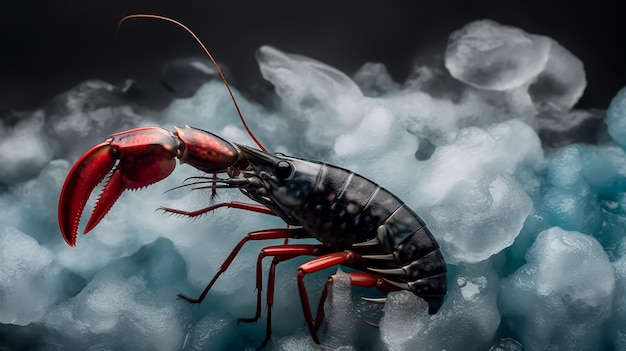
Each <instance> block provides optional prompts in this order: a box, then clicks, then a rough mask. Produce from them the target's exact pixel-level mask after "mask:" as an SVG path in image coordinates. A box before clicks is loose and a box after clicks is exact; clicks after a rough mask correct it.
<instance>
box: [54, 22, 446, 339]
mask: <svg viewBox="0 0 626 351" xmlns="http://www.w3.org/2000/svg"><path fill="white" fill-rule="evenodd" d="M135 17H143V18H156V19H160V20H165V21H169V22H172V23H175V24H177V25H179V26H181V27H182V28H184V29H185V30H187V31H188V32H189V33H190V34H191V35H192V36H193V37H194V38H195V39H196V41H197V42H198V43H199V44H200V45H201V46H202V48H203V49H204V51H205V53H206V54H207V55H208V57H209V58H210V59H211V61H212V62H213V64H214V65H215V67H216V68H217V71H218V73H219V75H220V77H221V79H222V80H223V82H224V84H225V86H226V88H227V89H228V92H229V93H230V95H231V98H232V100H233V103H234V105H235V108H236V109H237V113H238V114H239V117H240V118H241V121H242V123H243V126H244V127H245V129H246V131H248V133H249V135H250V136H251V138H252V139H253V140H254V142H255V143H256V144H257V145H258V146H259V149H255V148H252V147H249V146H245V145H242V144H236V143H232V142H229V141H227V140H225V139H223V138H221V137H219V136H217V135H215V134H213V133H210V132H207V131H204V130H201V129H196V128H192V127H189V126H186V127H184V128H179V127H174V129H175V131H173V132H171V131H168V130H165V129H162V128H159V127H142V128H136V129H131V130H128V131H123V132H119V133H115V134H112V135H111V137H110V138H109V139H107V140H105V141H104V142H102V143H100V144H98V145H96V146H94V147H92V148H91V149H90V150H88V151H87V152H86V153H85V154H84V155H83V156H82V157H80V158H79V159H78V161H77V162H76V163H75V164H74V166H73V167H72V168H71V170H70V171H69V174H68V176H67V178H66V180H65V183H64V184H63V188H62V190H61V194H60V198H59V208H58V210H59V212H58V219H59V227H60V230H61V233H62V236H63V238H64V239H65V242H66V243H67V244H68V245H70V246H75V245H76V237H77V232H78V227H79V221H80V218H81V214H82V212H83V209H84V207H85V206H86V203H87V201H88V198H89V196H90V194H91V192H92V191H94V189H95V188H96V187H97V186H98V184H99V183H101V182H102V181H103V180H104V179H107V181H106V182H105V185H104V186H103V188H102V192H101V195H100V197H99V199H98V201H97V203H96V205H95V207H94V209H93V213H92V215H91V217H90V218H89V220H88V222H87V224H86V226H85V229H84V233H85V234H86V233H88V232H89V231H90V230H92V229H93V228H94V227H95V226H96V225H97V224H98V223H99V222H100V220H101V219H102V218H103V217H104V216H105V215H106V213H107V212H108V211H109V209H110V208H111V207H112V206H113V204H114V203H115V202H116V200H117V199H118V198H119V197H120V195H121V194H122V193H123V192H124V190H126V189H139V188H143V187H146V186H148V185H151V184H153V183H156V182H158V181H160V180H162V179H164V178H166V177H167V176H169V175H170V174H171V173H172V172H173V170H174V168H175V166H176V159H178V160H179V162H180V164H183V163H186V164H188V165H190V166H192V167H195V168H196V169H198V170H200V171H202V172H205V173H207V174H208V175H209V176H206V177H202V178H203V180H202V182H203V183H204V184H206V185H205V186H201V187H199V188H210V189H212V191H213V195H215V192H216V191H217V189H221V188H236V189H239V190H240V191H241V192H242V193H243V194H244V195H245V196H247V197H248V198H249V199H250V200H252V201H254V203H247V202H237V201H232V202H224V203H219V204H213V205H211V206H209V207H207V208H204V209H200V210H197V211H193V212H187V211H182V210H178V209H172V208H162V209H163V210H164V211H165V212H169V213H174V214H179V215H183V216H188V217H196V216H199V215H202V214H205V213H208V212H211V211H214V210H216V209H218V208H221V207H227V208H233V209H239V210H243V211H251V212H256V213H262V214H267V215H273V216H278V217H280V218H281V219H282V220H283V221H284V222H285V223H286V224H287V226H286V227H284V228H274V229H266V230H259V231H253V232H250V233H248V234H247V236H245V237H244V238H243V239H241V241H240V242H239V243H238V244H237V245H236V246H235V248H234V249H233V250H232V252H231V253H230V254H229V255H228V257H227V258H226V259H225V260H224V262H223V264H222V265H221V267H220V268H219V270H218V272H217V273H216V274H215V276H214V277H213V279H212V280H211V281H210V282H209V283H208V285H207V286H206V288H205V289H204V290H203V291H202V293H201V294H200V295H199V297H197V298H191V297H188V296H186V295H183V294H179V295H178V296H179V298H181V299H183V300H185V301H187V302H189V303H192V304H199V303H201V302H202V301H203V300H204V298H205V297H206V295H207V294H208V293H209V291H210V290H211V287H212V286H213V284H214V283H215V282H216V281H217V279H218V278H219V276H220V275H221V274H222V273H224V272H225V271H226V270H227V268H228V267H229V266H230V264H231V263H232V262H233V260H234V259H235V257H236V256H237V254H238V253H239V251H240V250H241V249H242V247H243V246H244V244H245V243H246V242H248V241H256V240H268V239H284V240H285V241H284V244H281V245H274V246H268V247H265V248H263V249H262V250H261V252H260V253H259V256H258V260H257V267H256V292H257V303H256V314H255V316H254V317H253V318H242V319H239V322H256V321H257V320H258V319H259V318H260V316H261V289H262V265H261V262H262V260H263V258H265V257H273V259H272V262H271V265H270V270H269V275H268V286H267V296H266V304H267V330H266V335H265V339H264V341H263V344H262V346H264V345H265V344H266V343H267V342H268V341H269V339H270V336H271V325H272V323H271V316H272V305H273V303H274V301H273V300H274V280H275V268H276V265H277V264H278V263H279V262H282V261H286V260H289V259H292V258H295V257H298V256H303V255H308V256H313V257H314V258H313V259H311V260H310V261H308V262H305V263H303V264H302V265H300V266H299V268H298V275H297V286H298V291H299V295H300V301H301V305H302V311H303V314H304V318H305V321H306V324H307V326H308V329H309V331H310V334H311V337H312V339H313V341H314V342H315V343H318V344H319V343H320V340H319V337H318V335H317V333H318V330H319V328H320V325H321V324H322V323H323V320H324V317H325V316H324V303H325V300H326V298H327V294H328V288H329V286H330V285H332V283H333V280H332V277H330V278H328V280H327V282H326V284H325V286H324V288H323V291H322V295H321V299H320V302H319V304H318V309H317V313H316V315H315V317H313V314H312V312H311V304H310V302H309V298H308V294H307V290H306V287H305V284H304V278H305V276H306V275H307V274H311V273H315V272H317V271H320V270H322V269H325V268H328V267H331V266H335V265H344V266H348V267H351V268H353V269H354V271H351V272H348V274H349V275H350V278H351V285H352V286H363V287H373V288H377V289H378V290H379V291H381V292H382V293H384V294H387V293H389V292H391V291H397V290H408V291H410V292H412V293H414V294H415V295H417V296H419V297H421V298H422V299H424V300H425V301H426V302H427V303H428V311H429V313H430V314H434V313H436V312H437V311H438V310H439V308H440V307H441V305H442V303H443V301H444V298H445V295H446V293H447V282H446V271H447V269H446V263H445V261H444V258H443V256H442V254H441V251H440V248H439V245H438V244H437V241H436V240H435V238H434V237H433V235H432V233H431V232H430V231H429V229H428V228H427V227H426V224H425V223H424V222H423V221H422V219H421V218H420V217H419V216H418V215H417V214H416V213H415V212H414V211H412V210H411V209H410V208H409V207H408V206H407V205H406V204H405V203H404V202H402V201H401V200H400V199H399V198H398V197H396V196H395V195H393V194H392V193H391V192H389V191H388V190H386V189H384V188H383V187H381V186H379V185H378V184H376V183H374V182H372V181H371V180H369V179H367V178H365V177H363V176H361V175H359V174H356V173H354V172H351V171H349V170H347V169H344V168H341V167H338V166H334V165H330V164H327V163H323V162H316V161H310V160H305V159H301V158H297V157H294V156H287V155H284V154H280V153H276V154H271V153H268V152H267V150H266V149H265V148H264V147H263V145H262V144H261V143H260V142H259V141H258V140H257V138H256V137H255V136H254V134H253V133H252V132H251V131H250V129H249V128H248V126H247V124H246V122H245V120H244V118H243V115H242V114H241V111H240V110H239V107H238V105H237V101H236V100H235V98H234V96H233V94H232V91H231V89H230V86H229V85H228V82H227V81H226V79H225V78H224V75H223V74H222V71H221V69H220V67H219V65H218V64H217V62H216V61H215V60H214V59H213V57H212V55H211V54H210V53H209V51H208V50H207V49H206V47H205V46H204V45H203V44H202V42H201V41H200V39H198V37H197V36H196V35H195V34H194V33H193V32H192V31H191V30H190V29H188V28H187V27H186V26H185V25H184V24H182V23H180V22H178V21H176V20H173V19H170V18H168V17H163V16H158V15H145V14H137V15H129V16H126V17H124V18H123V19H122V20H120V23H119V24H121V23H123V22H124V21H125V20H128V19H130V18H135ZM118 28H119V25H118ZM218 174H219V175H225V177H224V176H223V177H218ZM302 238H314V239H317V240H318V241H319V242H320V244H291V243H289V241H288V240H289V239H302ZM363 299H364V300H368V301H373V302H382V303H384V301H385V299H384V298H378V299H377V298H366V297H363ZM372 324H373V323H372Z"/></svg>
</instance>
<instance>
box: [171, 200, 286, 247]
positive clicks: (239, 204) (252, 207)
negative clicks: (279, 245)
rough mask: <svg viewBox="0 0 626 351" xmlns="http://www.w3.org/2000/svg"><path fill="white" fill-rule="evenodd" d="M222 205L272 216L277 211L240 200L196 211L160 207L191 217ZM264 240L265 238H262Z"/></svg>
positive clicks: (172, 212)
mask: <svg viewBox="0 0 626 351" xmlns="http://www.w3.org/2000/svg"><path fill="white" fill-rule="evenodd" d="M220 207H226V208H236V209H239V210H246V211H250V212H257V213H263V214H267V215H272V216H276V213H274V211H272V210H270V209H269V208H267V207H265V206H263V205H257V204H248V203H245V202H238V201H232V202H223V203H219V204H215V205H212V206H209V207H206V208H201V209H199V210H196V211H183V210H177V209H175V208H169V207H160V208H159V210H161V211H165V212H167V213H171V214H176V215H181V216H185V217H189V218H194V217H197V216H200V215H203V214H205V213H208V212H211V211H214V210H216V209H218V208H220ZM270 239H278V238H270ZM260 240H263V239H260Z"/></svg>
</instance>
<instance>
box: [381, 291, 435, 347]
mask: <svg viewBox="0 0 626 351" xmlns="http://www.w3.org/2000/svg"><path fill="white" fill-rule="evenodd" d="M429 322H430V319H429V318H428V304H427V303H426V301H424V300H423V299H421V298H419V297H417V296H416V295H415V294H413V293H411V292H409V291H405V290H403V291H394V292H390V293H389V294H387V302H386V303H385V316H384V317H383V319H382V320H381V322H380V335H381V338H382V340H383V341H384V343H385V344H386V345H387V346H388V348H389V350H407V349H408V344H409V343H410V341H411V339H413V338H414V337H415V336H416V335H417V334H419V333H420V332H423V330H424V329H425V328H426V325H427V324H428V323H429Z"/></svg>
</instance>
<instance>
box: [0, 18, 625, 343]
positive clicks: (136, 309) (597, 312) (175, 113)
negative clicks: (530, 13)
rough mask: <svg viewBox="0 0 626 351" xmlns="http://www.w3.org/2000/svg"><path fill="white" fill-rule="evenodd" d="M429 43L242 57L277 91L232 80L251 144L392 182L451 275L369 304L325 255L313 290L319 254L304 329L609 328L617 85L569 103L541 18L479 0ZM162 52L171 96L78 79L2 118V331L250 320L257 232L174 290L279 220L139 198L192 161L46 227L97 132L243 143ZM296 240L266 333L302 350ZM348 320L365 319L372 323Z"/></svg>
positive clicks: (160, 336)
mask: <svg viewBox="0 0 626 351" xmlns="http://www.w3.org/2000/svg"><path fill="white" fill-rule="evenodd" d="M442 55H443V57H444V60H442V61H443V62H442V64H441V66H419V65H416V66H415V67H414V69H413V71H412V72H411V74H410V75H409V76H408V77H407V78H406V80H405V81H404V82H402V83H399V82H395V81H393V80H392V79H391V77H390V76H389V75H388V74H387V72H386V69H385V66H384V64H381V63H366V64H364V65H363V67H362V68H361V69H360V70H359V71H358V72H357V73H356V74H355V75H354V76H353V77H348V76H347V75H345V74H344V73H342V72H339V71H337V70H336V69H334V68H332V67H330V66H328V65H326V64H324V63H321V62H318V61H316V60H314V59H312V58H307V57H303V56H299V55H295V54H288V53H284V52H282V51H280V50H279V49H276V48H271V47H262V48H260V49H259V51H258V54H257V60H258V62H259V67H260V70H261V73H262V74H263V77H264V78H265V79H267V80H268V81H269V82H271V83H272V85H273V86H274V87H275V92H273V93H272V94H270V95H268V96H267V97H266V98H265V100H264V104H260V103H258V102H255V101H251V100H248V99H246V98H245V97H244V96H241V95H240V94H237V93H236V97H237V99H238V101H239V103H240V104H241V108H242V111H243V114H244V115H245V116H246V117H247V121H248V123H249V124H250V125H251V129H252V130H253V131H254V132H255V134H256V135H257V136H258V138H259V139H260V140H261V142H263V143H264V144H265V146H266V147H267V148H268V149H269V150H272V151H274V152H283V153H287V154H290V155H295V156H298V157H303V158H312V159H317V160H323V161H325V162H329V163H333V164H336V165H340V166H342V167H345V168H349V169H351V170H353V171H355V172H358V173H360V174H362V175H364V176H366V177H368V178H370V179H372V180H374V181H375V182H377V183H379V184H381V185H382V186H384V187H385V188H387V189H389V190H391V191H392V192H394V193H395V194H396V195H398V196H399V197H400V198H401V199H403V200H404V201H406V202H407V204H408V205H409V206H410V207H412V208H413V209H414V210H416V212H417V213H418V214H420V216H421V217H422V219H424V221H425V222H426V223H427V225H428V226H429V228H430V229H431V231H432V232H433V234H434V235H435V237H436V238H437V240H438V241H439V244H440V245H441V246H442V249H443V253H444V257H445V258H446V261H447V263H448V270H449V278H448V279H449V281H448V284H449V294H448V297H447V300H446V302H445V303H444V305H443V307H442V308H441V310H440V311H439V312H438V313H437V314H435V315H432V316H429V315H428V314H427V312H426V311H427V307H426V304H425V302H423V301H422V300H420V299H418V298H417V297H415V296H413V295H412V294H409V293H403V292H399V293H392V294H390V295H389V296H388V301H387V303H386V304H385V305H384V307H382V306H379V305H376V304H372V303H370V302H365V301H362V300H360V298H359V297H360V296H372V295H374V294H375V293H376V292H375V291H371V290H363V289H350V288H349V286H350V285H349V281H346V279H349V278H347V277H346V276H344V275H342V274H341V271H337V270H336V269H331V270H327V271H325V272H322V273H319V274H315V275H311V276H307V278H306V283H307V285H308V287H309V292H310V294H311V301H312V303H314V304H316V303H317V301H318V298H319V297H318V296H319V291H320V290H321V288H322V285H323V283H324V281H325V280H326V278H327V276H328V275H329V274H335V273H337V279H336V282H337V283H336V284H335V285H334V288H333V291H332V297H331V298H330V300H329V302H328V303H327V313H326V316H327V320H326V323H325V327H324V330H323V332H322V336H321V337H322V342H323V343H324V344H325V345H326V346H330V347H331V348H334V349H337V348H341V349H344V350H364V349H370V350H378V349H389V350H418V349H419V350H440V349H446V350H470V349H471V350H488V349H489V348H491V347H493V348H494V349H507V350H517V349H520V347H521V346H520V344H521V345H523V347H524V349H527V350H538V349H561V350H571V349H576V350H597V349H619V350H624V349H626V337H625V335H626V327H625V326H626V299H625V298H624V296H625V295H624V293H625V292H626V254H625V252H626V251H625V250H626V247H625V246H624V245H625V242H624V239H623V238H624V234H625V231H626V215H625V213H626V196H625V195H624V193H625V190H626V154H625V152H624V149H625V148H626V90H622V91H621V92H619V93H618V92H616V94H617V95H616V97H615V98H614V100H613V101H612V103H611V105H610V106H609V107H608V109H607V110H600V109H599V110H576V109H573V106H574V105H575V104H576V102H577V101H578V99H579V98H580V96H581V95H582V93H583V91H584V88H585V85H586V80H585V72H584V68H583V63H582V62H580V60H578V59H577V58H576V57H575V56H574V55H573V54H572V53H570V52H569V51H568V50H567V49H566V48H564V47H562V46H561V45H559V43H558V42H556V41H555V40H553V39H551V38H548V37H545V36H541V35H536V34H529V33H526V32H524V31H523V30H521V29H517V28H513V27H509V26H503V25H500V24H497V23H495V22H492V21H477V22H473V23H470V24H468V25H467V26H465V27H463V28H461V29H460V30H458V31H456V32H454V33H452V34H451V35H450V38H449V41H448V46H447V49H446V51H445V53H442ZM173 65H174V66H170V67H169V69H173V71H169V73H168V75H169V76H168V77H169V78H166V79H167V80H168V82H169V84H170V85H171V86H172V87H173V88H174V89H175V90H176V91H177V92H179V93H181V95H185V96H188V97H185V98H179V99H177V100H174V101H173V102H172V104H171V105H170V106H169V107H167V108H166V109H165V110H163V111H149V110H147V109H145V108H142V107H141V106H138V105H137V104H135V103H134V102H133V100H132V98H131V94H130V93H129V91H130V90H131V89H132V84H130V83H129V84H127V85H124V86H113V85H111V84H108V83H105V82H101V81H95V80H92V81H87V82H83V83H81V84H79V85H78V86H76V87H75V88H74V89H72V90H70V91H68V92H66V93H64V94H61V95H59V96H57V97H55V98H54V99H52V100H51V101H50V102H49V103H48V104H46V105H45V106H43V107H42V108H41V109H39V110H36V111H32V112H13V113H11V114H10V115H7V116H5V117H4V118H3V122H4V124H3V125H1V126H0V137H1V138H0V164H2V169H0V183H1V184H2V188H1V192H0V203H1V204H2V209H3V211H2V212H1V213H0V323H1V324H0V348H2V349H3V350H20V349H24V348H29V349H35V350H41V349H45V350H75V349H80V350H86V349H88V350H122V349H133V350H174V349H184V350H226V349H244V348H254V347H256V346H257V345H258V343H259V342H260V341H261V340H262V339H263V336H264V332H265V319H264V318H265V317H264V315H263V316H262V317H261V319H260V320H259V323H257V324H256V325H236V319H237V318H239V317H250V316H252V315H253V313H254V308H255V294H254V279H255V275H254V266H255V262H256V258H257V254H258V253H259V250H260V249H261V248H262V247H263V246H265V245H272V244H276V242H269V243H267V242H265V243H249V244H246V246H244V248H243V250H242V251H241V253H240V254H239V256H238V257H237V259H236V260H235V261H234V263H233V264H232V265H231V267H230V268H229V270H228V271H227V272H226V273H225V274H224V275H223V276H222V277H221V278H220V279H219V280H218V282H217V284H216V285H215V286H214V288H213V290H211V292H210V294H209V295H208V297H207V299H206V300H205V301H204V302H203V304H202V305H201V306H199V307H195V306H194V307H190V306H189V305H187V304H186V303H184V302H182V301H180V300H177V299H176V298H175V296H176V294H177V293H185V294H187V295H191V296H195V295H197V294H199V293H200V292H201V291H202V289H203V288H204V286H205V284H206V283H207V282H208V281H209V280H210V279H211V278H212V276H213V275H214V274H215V272H216V271H217V269H218V267H219V266H220V265H221V263H222V262H223V260H224V259H225V258H226V256H227V254H228V253H229V252H230V250H232V248H233V247H234V246H235V244H236V243H237V242H238V241H239V240H240V239H241V238H242V237H243V236H244V235H245V234H246V233H247V232H250V231H252V230H257V229H263V228H272V227H282V226H284V224H283V223H282V222H281V221H280V220H278V219H276V218H270V217H269V216H263V215H260V214H254V213H246V212H241V211H235V210H224V209H221V210H218V211H215V212H214V213H212V214H210V215H207V216H205V217H203V218H201V219H198V220H193V221H191V220H187V219H181V218H177V217H171V216H166V215H163V214H162V213H160V212H155V209H156V208H157V207H158V206H161V205H164V206H168V207H174V208H180V209H189V210H193V209H198V208H201V207H205V206H207V205H208V204H210V194H209V193H208V192H205V191H190V190H188V188H183V189H179V190H175V191H169V192H166V191H167V190H168V189H171V188H174V187H176V186H179V185H180V184H181V182H182V181H183V180H184V179H185V178H186V177H189V176H195V175H201V174H200V173H199V172H198V171H196V170H194V169H192V168H191V167H187V166H179V167H177V171H176V172H174V174H173V175H172V176H170V177H169V178H167V179H166V180H164V181H162V182H160V183H158V184H156V185H154V186H151V187H150V188H147V189H144V190H142V191H137V192H127V193H125V194H124V195H123V196H122V197H121V199H120V200H118V202H117V203H116V205H115V206H114V207H113V209H112V210H111V212H110V213H109V214H108V215H107V217H105V218H104V220H103V221H102V222H101V224H100V225H99V226H98V227H96V228H95V229H94V230H93V232H92V233H90V234H89V235H87V236H81V237H79V238H78V243H77V247H76V248H69V247H67V246H66V245H65V243H64V242H63V240H62V238H61V235H60V233H59V230H58V226H57V223H56V221H57V217H56V210H57V209H56V206H57V201H58V194H59V191H60V187H61V185H62V183H63V180H64V178H65V176H66V175H67V172H68V171H69V168H70V166H71V164H72V163H73V162H74V161H75V160H76V158H77V157H78V156H79V155H80V154H82V153H83V152H85V151H86V150H87V149H88V148H89V147H90V146H92V145H94V144H96V143H98V142H100V141H102V140H104V139H105V138H106V137H107V136H108V135H109V134H111V133H112V132H115V131H120V130H124V129H129V128H133V127H137V126H143V125H158V126H161V127H164V128H167V129H171V126H172V125H180V126H184V125H185V124H188V125H191V126H196V127H199V128H202V129H206V130H210V131H211V132H214V133H216V134H218V135H220V136H222V137H224V138H226V139H228V140H231V141H234V142H238V143H244V144H251V143H252V142H251V141H250V139H249V137H248V136H247V135H246V133H245V132H244V130H243V128H242V127H241V125H240V123H239V121H238V119H237V117H236V115H235V110H234V108H233V106H232V102H231V101H230V98H229V97H228V95H227V92H226V89H225V88H224V86H223V85H222V83H221V82H218V81H217V80H214V79H211V77H213V76H212V73H211V72H210V71H211V69H210V68H207V66H206V64H205V63H202V62H199V61H195V60H189V61H180V62H177V63H175V64H173ZM177 67H178V68H177ZM177 69H179V71H178V72H179V73H178V74H177V73H176V72H177ZM189 70H191V72H195V73H192V76H191V78H189V79H181V78H180V77H181V76H183V77H184V76H185V75H186V74H188V73H189ZM172 72H173V73H172ZM181 72H182V73H181ZM185 72H186V73H185ZM625 83H626V82H625ZM96 193H97V192H96ZM231 200H239V201H246V199H245V198H243V196H242V195H241V194H240V193H239V192H238V191H236V190H231V191H228V190H226V191H220V192H219V198H218V201H231ZM93 203H94V200H91V201H90V203H88V205H87V209H86V213H88V212H89V211H90V209H91V208H92V206H93ZM304 260H306V258H303V259H300V260H293V261H289V262H285V263H281V264H280V265H278V268H277V275H276V279H277V281H276V288H277V289H276V297H275V301H276V303H275V305H274V318H273V319H274V320H273V332H274V334H273V338H272V340H271V342H270V344H269V346H268V348H269V349H277V350H294V349H312V350H315V349H320V347H319V346H317V345H315V344H313V343H312V341H311V340H310V336H309V334H308V331H307V329H306V326H305V324H304V319H303V317H302V313H301V307H300V302H299V298H298V294H297V288H296V274H295V273H296V269H297V266H298V264H300V263H302V262H303V261H304ZM269 261H270V260H267V262H265V264H266V267H267V265H268V264H269ZM265 272H267V270H266V271H265ZM265 279H266V273H264V280H265ZM381 318H382V319H381ZM363 319H367V320H371V321H374V322H376V321H378V320H379V319H380V329H379V330H375V329H372V328H371V327H369V326H367V325H365V324H364V323H362V320H363Z"/></svg>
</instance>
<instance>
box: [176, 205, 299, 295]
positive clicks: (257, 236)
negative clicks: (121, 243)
mask: <svg viewBox="0 0 626 351" xmlns="http://www.w3.org/2000/svg"><path fill="white" fill-rule="evenodd" d="M260 207H261V206H259V208H260ZM302 233H304V232H303V231H302V230H301V229H289V228H279V229H266V230H259V231H256V232H251V233H248V235H247V236H246V237H245V238H243V239H241V241H239V243H238V244H237V245H236V246H235V248H234V249H233V251H231V253H230V255H228V257H227V258H226V260H224V263H222V266H221V267H220V269H219V270H218V271H217V273H216V274H215V276H214V277H213V279H211V281H210V282H209V284H207V286H206V288H204V290H203V291H202V293H201V294H200V296H199V297H198V298H196V299H194V298H191V297H189V296H186V295H183V294H178V297H179V298H181V299H183V300H185V301H187V302H189V303H201V302H202V300H204V298H205V297H206V295H207V294H208V293H209V290H211V288H212V287H213V284H215V282H216V281H217V278H219V277H220V275H222V273H224V272H225V271H226V270H227V269H228V267H229V266H230V264H231V263H232V262H233V260H234V259H235V257H236V256H237V254H238V253H239V251H240V250H241V248H242V247H243V245H244V244H245V243H247V242H248V241H250V240H253V241H256V240H271V239H288V238H300V237H301V234H302ZM257 273H258V272H257Z"/></svg>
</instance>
